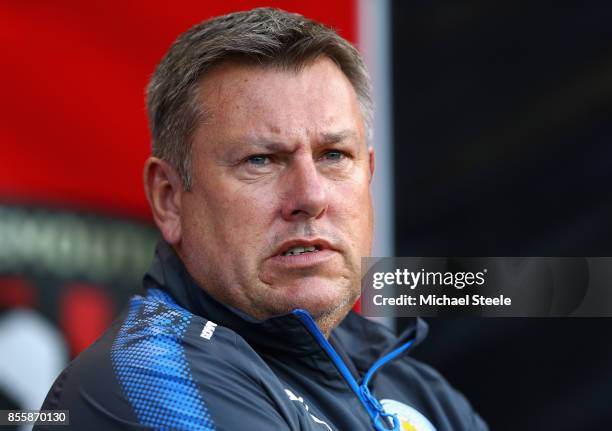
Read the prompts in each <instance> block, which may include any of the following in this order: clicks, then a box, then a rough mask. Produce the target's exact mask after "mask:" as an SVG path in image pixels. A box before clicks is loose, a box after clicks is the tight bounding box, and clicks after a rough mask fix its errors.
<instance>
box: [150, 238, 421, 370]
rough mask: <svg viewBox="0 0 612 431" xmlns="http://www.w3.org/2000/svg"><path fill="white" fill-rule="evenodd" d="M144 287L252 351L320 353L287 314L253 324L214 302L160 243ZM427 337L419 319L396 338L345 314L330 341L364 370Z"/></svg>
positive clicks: (173, 252) (249, 318)
mask: <svg viewBox="0 0 612 431" xmlns="http://www.w3.org/2000/svg"><path fill="white" fill-rule="evenodd" d="M144 287H145V288H146V289H149V288H158V289H161V290H164V291H165V292H167V293H168V294H169V295H170V296H171V297H172V298H173V299H174V300H175V301H176V303H177V304H178V305H180V306H181V307H183V308H185V309H187V310H188V311H189V312H191V313H193V314H195V315H198V316H201V317H204V318H205V319H207V320H212V321H213V322H215V323H217V324H219V325H221V326H225V327H227V328H229V329H231V330H233V331H235V332H236V333H238V334H239V335H240V336H241V337H243V338H244V339H245V340H246V341H247V342H248V343H249V344H250V345H251V346H252V347H253V348H255V350H257V351H262V350H263V351H266V352H268V353H274V354H282V353H287V354H291V355H300V356H301V355H309V354H312V353H315V352H321V346H319V344H318V343H317V342H316V341H315V340H314V338H313V337H312V336H311V335H310V333H309V332H308V330H307V329H306V328H305V327H304V325H303V324H302V323H301V322H300V321H299V320H298V319H297V318H296V317H295V316H294V315H293V314H291V313H289V314H286V315H281V316H275V317H272V318H270V319H267V320H264V321H257V320H255V319H253V318H252V317H250V316H248V315H246V314H245V313H243V312H242V311H240V310H236V309H234V308H231V307H228V306H226V305H224V304H223V303H221V302H219V301H217V300H216V299H214V298H213V297H212V296H211V295H209V294H208V293H207V292H206V291H205V290H204V289H203V288H202V287H200V286H198V285H197V284H196V282H195V281H194V280H193V278H192V277H191V276H190V275H189V273H188V272H187V269H186V268H185V265H184V264H183V262H182V261H181V259H180V258H179V257H178V255H177V254H176V252H175V251H174V250H173V249H172V247H171V246H170V245H169V244H168V243H166V242H165V241H160V242H159V243H158V245H157V248H156V251H155V257H154V259H153V263H152V265H151V268H150V269H149V271H148V272H147V273H146V274H145V277H144ZM426 334H427V325H426V324H425V322H424V321H422V320H420V319H413V320H412V321H411V322H410V324H409V325H408V328H407V329H406V330H405V331H404V332H403V333H402V334H401V335H400V337H396V336H395V335H394V334H393V333H392V331H391V330H389V329H388V328H386V327H385V326H383V325H381V324H379V323H376V322H372V321H370V320H369V319H366V318H364V317H362V316H360V315H358V314H356V313H353V312H350V313H349V314H348V315H347V317H346V318H345V319H344V320H343V321H342V323H341V324H340V325H339V326H338V327H337V328H336V329H334V331H332V335H331V339H332V342H333V343H334V344H337V345H339V346H340V347H341V348H342V349H343V350H344V351H345V352H346V353H347V354H348V355H349V356H350V357H351V359H352V360H353V361H354V363H355V365H356V367H357V368H358V370H359V371H365V370H367V369H368V367H369V366H370V365H371V364H372V362H374V361H375V360H376V359H378V357H379V356H381V355H384V354H385V353H387V352H388V351H391V350H393V349H394V348H396V347H397V346H398V345H400V344H402V343H403V342H406V341H407V340H408V339H411V338H415V343H414V344H417V343H418V342H420V341H421V340H422V339H423V338H425V336H426Z"/></svg>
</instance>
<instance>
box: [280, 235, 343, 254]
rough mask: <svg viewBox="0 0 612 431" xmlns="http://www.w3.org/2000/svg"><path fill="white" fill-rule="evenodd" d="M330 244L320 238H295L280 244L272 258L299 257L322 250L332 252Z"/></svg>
mask: <svg viewBox="0 0 612 431" xmlns="http://www.w3.org/2000/svg"><path fill="white" fill-rule="evenodd" d="M333 249H334V248H333V247H332V246H331V244H330V243H329V242H328V241H327V240H325V239H322V238H313V239H301V238H296V239H292V240H289V241H285V242H284V243H282V244H281V245H280V246H279V247H278V248H277V249H276V250H275V251H274V254H273V256H300V255H303V254H306V253H317V252H321V251H324V250H333Z"/></svg>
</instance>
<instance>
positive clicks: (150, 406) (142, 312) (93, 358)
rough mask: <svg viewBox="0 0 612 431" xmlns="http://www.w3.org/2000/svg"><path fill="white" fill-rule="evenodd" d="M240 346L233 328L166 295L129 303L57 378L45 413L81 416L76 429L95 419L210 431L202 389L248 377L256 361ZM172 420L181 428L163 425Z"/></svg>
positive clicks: (161, 293) (241, 342) (78, 418)
mask: <svg viewBox="0 0 612 431" xmlns="http://www.w3.org/2000/svg"><path fill="white" fill-rule="evenodd" d="M245 345H246V343H245V342H244V341H243V340H242V339H241V338H240V337H239V336H237V334H236V333H234V332H233V331H231V330H230V329H227V328H224V327H221V326H218V325H216V324H215V323H214V322H212V321H210V320H207V319H205V318H203V317H201V316H197V315H194V314H192V313H190V312H189V311H188V310H186V309H184V308H181V307H179V306H178V305H176V304H175V303H174V302H173V301H172V300H171V298H169V297H167V294H165V293H164V292H161V291H158V292H149V293H148V294H147V295H146V296H134V297H132V298H131V299H130V301H129V304H128V307H127V309H126V310H124V311H123V312H122V313H121V315H120V316H119V317H118V319H117V320H116V321H115V322H114V323H113V325H112V326H111V327H110V328H109V329H108V330H107V331H106V332H105V333H104V334H103V335H102V336H101V337H100V338H99V339H98V340H97V341H96V342H95V343H94V344H93V345H91V346H90V347H89V348H88V349H86V350H85V351H84V352H82V353H81V354H80V355H79V356H78V357H77V358H75V359H74V360H73V361H72V362H71V364H70V365H69V366H68V367H67V368H66V369H65V370H64V372H63V373H62V374H61V375H60V376H59V377H58V379H57V380H56V382H55V383H54V385H53V387H52V388H51V390H50V391H49V394H48V395H47V399H46V400H45V404H44V408H48V409H66V408H67V409H70V411H71V415H72V412H73V411H78V412H79V413H78V416H79V417H74V418H72V417H71V421H72V419H74V422H75V423H81V424H83V423H87V422H88V421H89V420H91V418H92V417H95V418H96V421H97V422H96V423H104V421H103V420H101V419H100V418H101V417H106V418H107V419H108V421H110V422H108V423H112V424H113V426H115V427H116V426H117V422H121V423H122V424H123V425H122V426H126V427H127V428H126V429H129V426H130V425H133V426H135V427H138V426H142V425H143V424H146V425H153V426H158V425H159V426H161V425H164V424H165V425H168V426H170V425H172V426H176V427H178V428H180V427H181V426H182V425H185V424H186V423H189V424H191V425H193V424H197V425H199V426H201V429H208V428H207V427H208V426H210V424H211V423H212V419H211V418H210V415H209V413H208V408H207V405H206V403H205V401H204V399H203V396H202V389H203V388H206V387H207V386H211V385H216V384H219V379H221V377H220V376H227V375H228V373H234V374H236V372H237V373H239V374H238V375H240V376H246V375H247V374H248V373H249V370H250V369H251V368H250V367H249V364H250V365H251V366H252V365H253V357H250V358H249V352H248V350H249V349H248V346H245ZM253 354H254V352H253ZM232 370H233V371H232ZM177 420H178V421H182V423H174V422H172V423H167V421H177ZM160 421H161V422H160ZM164 421H166V422H164ZM162 422H163V423H162Z"/></svg>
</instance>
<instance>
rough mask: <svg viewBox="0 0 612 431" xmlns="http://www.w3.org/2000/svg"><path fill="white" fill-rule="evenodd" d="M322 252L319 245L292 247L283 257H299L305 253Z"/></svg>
mask: <svg viewBox="0 0 612 431" xmlns="http://www.w3.org/2000/svg"><path fill="white" fill-rule="evenodd" d="M320 250H321V247H320V246H318V245H309V246H306V247H301V246H297V247H291V248H290V249H289V250H287V251H285V252H283V253H282V254H281V256H298V255H300V254H304V253H316V252H317V251H320Z"/></svg>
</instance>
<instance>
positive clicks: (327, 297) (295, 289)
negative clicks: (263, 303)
mask: <svg viewBox="0 0 612 431" xmlns="http://www.w3.org/2000/svg"><path fill="white" fill-rule="evenodd" d="M282 296H283V298H282V300H281V302H284V303H285V304H286V306H285V307H283V308H285V312H291V311H292V310H295V309H296V308H302V309H305V310H307V311H308V312H309V313H310V314H311V315H312V316H313V317H314V318H315V319H318V318H320V317H324V316H330V315H334V314H336V313H342V312H347V311H348V309H350V308H351V307H352V306H353V304H354V303H355V302H356V301H357V298H358V297H359V291H355V290H354V289H351V288H349V287H348V286H346V285H338V284H337V282H336V283H334V284H332V283H330V282H329V281H327V282H322V281H321V280H318V281H317V282H313V281H305V282H300V283H296V284H293V285H289V286H286V287H285V288H284V289H283V291H282ZM279 299H280V298H279ZM345 310H346V311H345Z"/></svg>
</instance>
